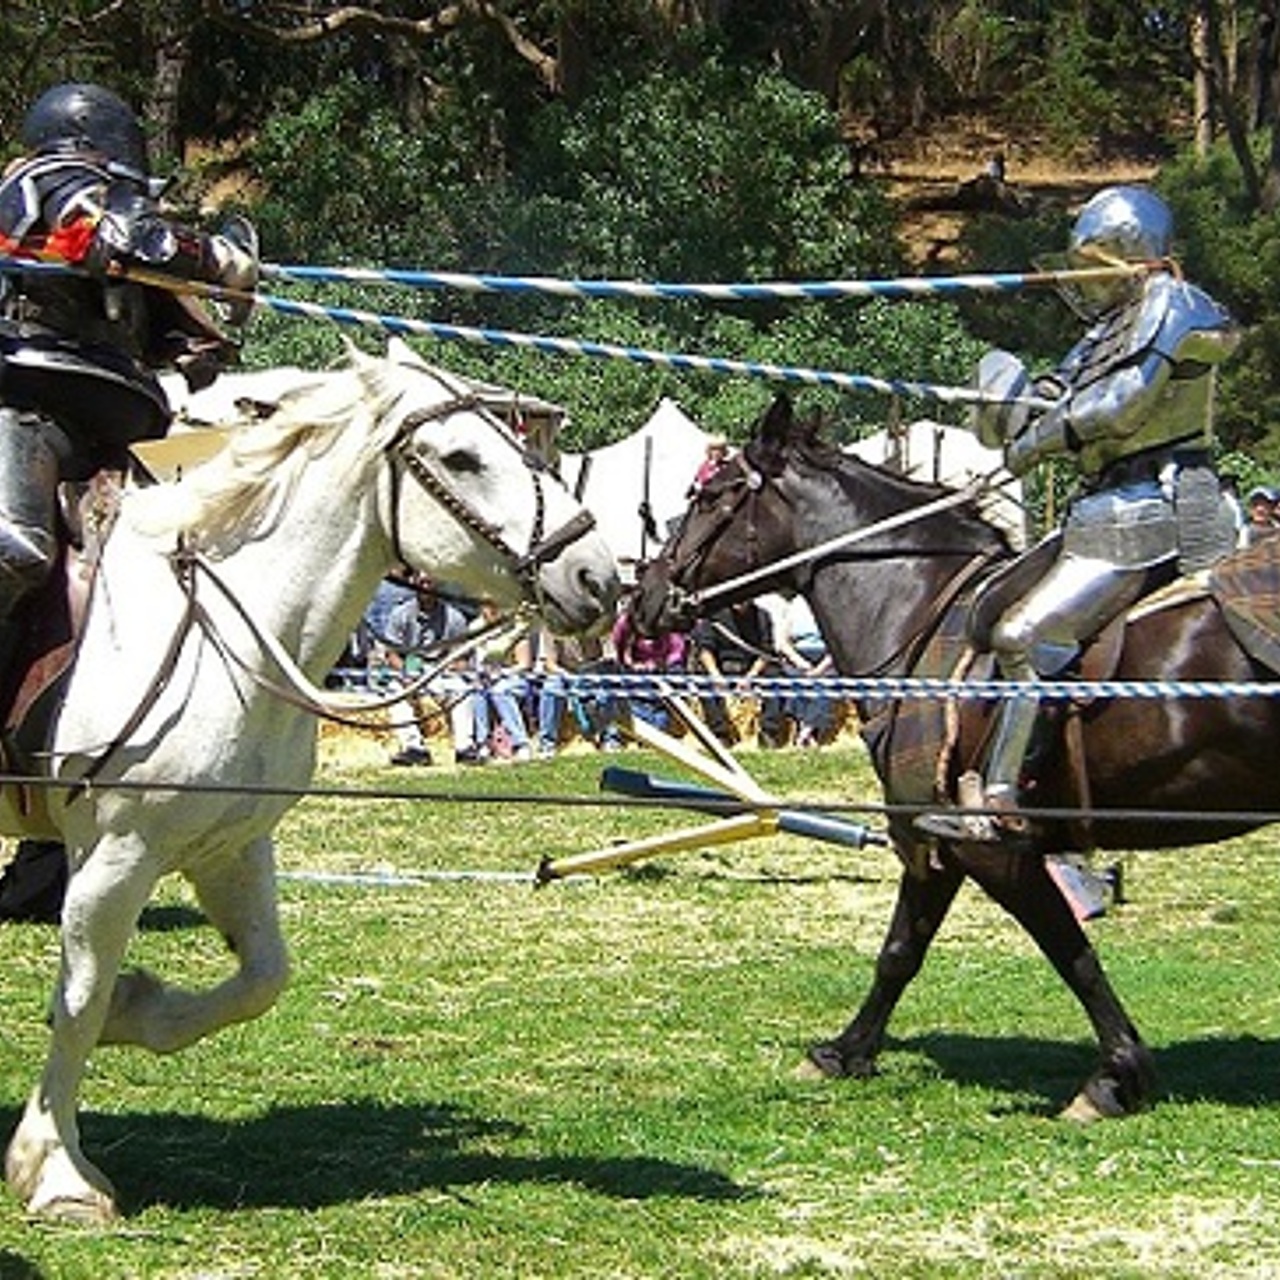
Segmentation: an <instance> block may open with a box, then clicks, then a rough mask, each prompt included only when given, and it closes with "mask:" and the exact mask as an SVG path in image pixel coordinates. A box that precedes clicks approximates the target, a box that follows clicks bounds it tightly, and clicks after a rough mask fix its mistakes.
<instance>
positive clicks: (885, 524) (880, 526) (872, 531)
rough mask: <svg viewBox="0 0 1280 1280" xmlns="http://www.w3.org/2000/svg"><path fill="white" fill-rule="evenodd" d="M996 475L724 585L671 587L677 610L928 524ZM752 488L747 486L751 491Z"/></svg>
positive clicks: (972, 495) (696, 606) (699, 605)
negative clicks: (690, 588) (923, 522)
mask: <svg viewBox="0 0 1280 1280" xmlns="http://www.w3.org/2000/svg"><path fill="white" fill-rule="evenodd" d="M995 474H997V473H996V472H992V473H990V474H989V475H984V476H977V477H975V478H974V479H973V480H970V481H969V483H968V484H966V485H965V486H964V487H963V488H962V489H955V490H953V491H951V492H950V493H945V494H943V495H942V496H941V497H938V498H934V499H933V500H932V501H930V502H926V503H925V504H924V505H923V506H921V507H912V508H911V509H910V510H907V511H897V512H895V513H894V514H893V515H890V516H885V517H884V519H882V520H877V521H876V522H875V523H874V524H869V525H863V526H862V527H861V528H858V529H850V530H848V531H846V532H845V533H841V534H837V535H836V536H835V537H833V538H828V539H827V540H826V541H825V542H819V543H817V544H816V545H814V546H812V547H804V548H802V549H801V550H799V551H793V552H792V553H791V554H790V555H788V556H783V557H782V558H781V559H779V560H773V561H771V562H770V563H769V564H764V565H759V566H757V567H756V568H754V569H748V570H747V571H746V572H745V573H741V574H739V575H738V576H737V577H736V578H727V579H726V580H725V581H724V582H717V583H715V584H714V585H712V586H709V587H703V588H701V589H699V590H696V591H685V589H684V588H683V587H681V586H679V585H678V584H677V583H672V584H671V585H670V588H669V589H670V592H671V594H672V595H673V597H674V598H675V599H674V604H675V607H676V608H682V607H683V608H692V609H694V610H698V611H700V610H702V609H703V608H704V607H705V606H706V604H707V603H708V602H709V601H711V600H716V599H718V598H719V597H721V596H725V595H728V594H730V593H731V592H736V591H739V590H741V588H743V587H745V586H749V585H751V584H752V583H754V582H760V581H762V580H763V579H765V578H772V577H776V576H777V575H778V574H780V573H784V572H786V571H787V570H788V569H794V568H797V567H798V566H799V565H803V564H809V563H811V562H812V561H815V560H821V559H823V558H824V557H826V556H829V555H831V554H832V553H833V552H836V551H843V550H845V549H846V548H848V547H852V546H856V545H857V544H858V543H860V542H869V541H870V540H871V539H872V538H876V537H879V536H880V534H882V533H888V532H890V531H891V530H893V529H900V528H902V527H904V526H906V525H909V524H914V523H915V522H916V521H918V520H925V519H927V518H928V517H929V516H934V515H937V514H938V513H939V512H940V511H947V510H949V509H950V508H952V507H958V506H962V505H963V504H965V503H967V502H972V501H973V500H974V499H975V498H977V497H978V495H979V494H980V493H981V492H982V491H983V490H984V489H986V488H988V487H989V486H990V481H991V478H992V476H994V475H995ZM750 487H751V486H750V484H749V482H748V489H750Z"/></svg>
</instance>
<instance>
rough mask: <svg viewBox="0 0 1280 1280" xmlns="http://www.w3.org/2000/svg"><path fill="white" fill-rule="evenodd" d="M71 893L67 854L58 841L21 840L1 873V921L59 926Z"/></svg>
mask: <svg viewBox="0 0 1280 1280" xmlns="http://www.w3.org/2000/svg"><path fill="white" fill-rule="evenodd" d="M66 893H67V853H66V850H65V849H64V848H63V846H62V845H61V843H59V842H58V841H57V840H20V841H19V842H18V851H17V853H15V854H14V856H13V861H12V862H10V863H9V865H8V866H7V867H5V869H4V871H3V873H0V920H26V921H33V922H35V923H37V924H57V923H58V920H59V918H60V916H61V915H62V900H63V898H64V897H66Z"/></svg>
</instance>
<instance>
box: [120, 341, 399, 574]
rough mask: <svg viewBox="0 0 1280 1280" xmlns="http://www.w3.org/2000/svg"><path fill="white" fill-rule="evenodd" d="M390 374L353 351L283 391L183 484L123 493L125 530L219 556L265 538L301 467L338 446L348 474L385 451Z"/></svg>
mask: <svg viewBox="0 0 1280 1280" xmlns="http://www.w3.org/2000/svg"><path fill="white" fill-rule="evenodd" d="M393 371H394V365H393V364H391V363H389V362H387V361H382V360H373V359H370V358H368V357H366V356H362V355H360V354H359V353H357V352H355V351H352V352H351V353H350V355H349V364H348V365H347V366H346V367H344V368H343V369H340V370H335V371H333V372H330V373H317V374H316V378H315V381H313V382H308V383H306V384H304V385H303V386H301V387H298V388H297V389H296V390H293V391H289V392H286V393H285V394H284V395H283V396H281V398H280V403H279V406H278V407H277V408H276V410H275V412H273V413H272V414H270V416H268V417H267V418H265V419H262V420H261V421H257V422H251V423H245V424H239V425H236V426H233V427H231V428H229V429H228V434H227V444H226V446H225V447H224V448H223V449H222V450H221V451H220V452H219V453H217V454H216V455H215V456H214V457H212V458H211V459H210V460H209V461H208V462H206V463H204V464H203V465H201V466H198V467H196V468H194V469H193V470H191V471H190V472H189V473H188V474H187V475H186V476H185V477H184V478H183V479H181V480H177V481H173V482H170V483H166V484H159V485H155V486H152V487H149V488H144V489H138V490H135V491H132V492H131V493H130V495H129V502H128V504H127V507H128V511H129V517H130V519H131V521H132V523H133V524H134V526H135V527H136V528H138V529H140V530H142V531H144V532H146V533H147V534H150V535H153V536H155V537H158V538H161V539H171V540H174V541H176V540H177V539H178V538H179V537H181V538H182V539H183V541H184V542H185V544H186V545H187V546H189V547H191V548H193V549H198V550H201V551H203V552H205V553H206V554H210V555H214V556H219V557H220V556H224V555H226V554H228V553H229V552H231V551H233V550H234V549H235V548H236V547H237V546H240V545H242V544H243V543H245V542H247V541H250V540H252V539H254V538H258V537H261V536H263V535H265V534H266V533H268V532H270V530H271V528H272V527H273V526H274V524H275V522H276V521H277V519H278V518H279V515H280V513H281V512H282V511H283V509H284V508H285V506H286V505H287V504H288V501H289V498H290V496H291V495H292V493H293V491H294V489H295V488H296V486H297V483H298V480H299V478H300V477H301V475H302V472H303V470H304V468H305V467H306V466H307V464H308V463H310V462H311V461H313V460H314V459H317V458H320V457H322V456H324V455H325V454H326V453H328V452H329V451H330V450H331V449H334V448H338V447H344V446H345V447H347V448H348V449H350V451H351V455H352V456H351V460H350V465H351V466H352V467H357V466H359V465H360V464H361V462H362V461H363V459H364V458H366V457H367V456H368V455H369V454H371V453H375V452H378V451H380V450H381V449H383V448H384V447H385V446H386V444H387V443H389V441H388V440H386V439H385V438H384V437H386V436H387V435H388V434H389V433H390V431H391V430H392V429H393V428H394V425H395V424H394V422H392V421H390V420H389V410H390V408H391V406H392V404H394V402H395V400H396V399H397V397H398V395H399V388H398V387H397V386H396V385H395V380H394V377H393ZM380 428H381V429H380Z"/></svg>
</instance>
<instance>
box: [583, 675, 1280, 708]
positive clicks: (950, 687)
mask: <svg viewBox="0 0 1280 1280" xmlns="http://www.w3.org/2000/svg"><path fill="white" fill-rule="evenodd" d="M564 678H565V681H566V683H567V684H568V685H569V686H570V687H572V688H573V689H574V690H575V691H580V692H582V693H586V694H597V695H604V694H614V695H617V696H620V697H625V696H630V697H661V696H662V695H663V694H666V693H679V694H689V695H694V696H701V697H706V696H708V695H724V694H725V693H731V694H732V693H747V694H750V695H771V696H777V697H795V696H801V697H815V696H820V697H829V698H832V699H843V698H902V699H911V698H919V699H949V698H956V699H966V700H974V699H977V700H995V701H1007V700H1009V699H1017V698H1037V699H1042V700H1085V699H1099V698H1101V699H1112V698H1145V699H1151V698H1195V699H1206V698H1274V697H1280V681H1276V682H1274V683H1272V682H1268V681H1261V680H1245V681H1232V680H1043V681H1036V682H1034V683H1025V682H1019V681H1012V680H947V679H933V678H929V677H922V676H754V677H751V678H747V677H735V676H728V677H725V678H724V679H716V678H715V677H712V676H707V675H693V674H688V673H685V672H671V673H666V674H663V675H651V674H647V673H637V672H632V673H625V672H590V671H575V672H573V673H571V674H567V675H566V676H565V677H564Z"/></svg>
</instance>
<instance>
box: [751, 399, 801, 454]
mask: <svg viewBox="0 0 1280 1280" xmlns="http://www.w3.org/2000/svg"><path fill="white" fill-rule="evenodd" d="M794 421H795V408H794V406H793V405H792V403H791V397H790V396H789V395H787V393H786V392H785V391H781V392H779V393H778V394H777V395H776V396H774V398H773V403H772V404H771V405H770V406H769V408H768V410H767V411H766V412H765V415H764V417H763V418H761V419H760V429H759V431H758V432H757V434H758V435H759V437H760V439H761V440H763V441H765V442H767V443H769V444H785V443H786V441H787V438H788V437H789V436H790V435H791V427H792V424H793V423H794Z"/></svg>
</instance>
